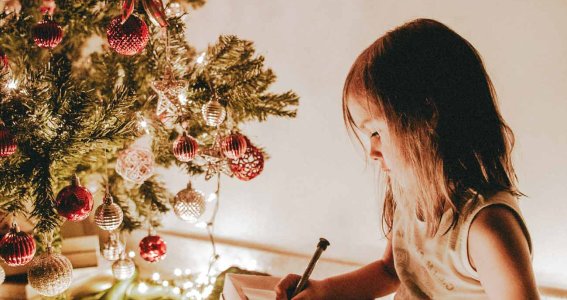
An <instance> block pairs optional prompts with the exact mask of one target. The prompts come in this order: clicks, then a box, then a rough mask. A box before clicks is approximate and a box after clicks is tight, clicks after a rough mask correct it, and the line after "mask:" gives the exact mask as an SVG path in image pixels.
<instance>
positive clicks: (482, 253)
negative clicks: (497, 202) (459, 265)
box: [468, 206, 539, 299]
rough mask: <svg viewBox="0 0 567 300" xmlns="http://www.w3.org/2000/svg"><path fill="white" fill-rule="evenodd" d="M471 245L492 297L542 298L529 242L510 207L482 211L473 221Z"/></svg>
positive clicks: (475, 265)
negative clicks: (539, 293)
mask: <svg viewBox="0 0 567 300" xmlns="http://www.w3.org/2000/svg"><path fill="white" fill-rule="evenodd" d="M468 247H469V261H470V262H471V266H472V267H473V268H476V270H477V272H478V275H479V277H480V281H481V283H482V286H483V287H484V289H485V291H486V293H487V294H488V296H489V297H490V299H539V295H538V292H537V287H536V283H535V278H534V274H533V270H532V263H531V259H530V252H529V246H528V241H527V240H526V237H525V235H524V233H523V231H522V228H521V226H520V223H519V222H518V220H517V219H516V216H515V213H514V212H512V211H511V210H510V209H509V208H506V207H504V206H489V207H487V208H485V209H483V210H481V211H480V212H479V213H478V215H477V216H476V218H475V219H474V220H473V223H472V224H471V228H470V231H469V237H468Z"/></svg>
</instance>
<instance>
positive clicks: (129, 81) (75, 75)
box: [0, 0, 298, 294]
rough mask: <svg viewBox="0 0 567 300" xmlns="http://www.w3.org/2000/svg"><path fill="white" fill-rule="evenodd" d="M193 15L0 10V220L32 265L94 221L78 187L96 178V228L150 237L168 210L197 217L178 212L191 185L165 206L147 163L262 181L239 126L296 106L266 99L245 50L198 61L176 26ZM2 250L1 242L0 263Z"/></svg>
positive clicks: (153, 7)
mask: <svg viewBox="0 0 567 300" xmlns="http://www.w3.org/2000/svg"><path fill="white" fill-rule="evenodd" d="M140 2H141V3H140ZM202 5H204V1H202V0H179V1H178V2H169V3H166V4H165V5H164V3H162V1H161V0H141V1H134V0H126V1H123V2H122V3H115V2H108V1H100V0H85V1H80V2H77V1H64V0H58V1H53V0H43V1H36V0H34V1H31V0H21V1H20V2H18V1H7V2H4V9H3V12H2V13H1V14H0V30H1V32H0V48H1V49H0V69H1V73H0V122H1V123H0V157H1V160H0V210H2V211H3V212H4V213H5V214H6V215H7V216H10V217H12V216H19V217H25V218H27V219H29V220H31V222H33V224H35V228H34V232H33V234H34V236H35V241H36V243H38V244H39V247H38V249H41V250H40V251H38V253H37V254H36V257H37V256H38V255H39V253H40V252H43V251H45V250H46V249H47V248H49V250H48V252H49V253H47V254H44V255H52V254H51V250H50V249H51V247H55V248H56V247H57V245H58V244H57V243H56V241H57V240H58V239H59V234H58V232H59V228H60V226H61V225H62V223H63V222H65V221H80V220H83V219H84V218H85V217H86V216H88V215H89V214H90V213H95V209H94V208H93V207H92V206H93V200H92V195H90V193H89V191H88V189H86V188H84V187H82V186H81V183H80V182H81V181H83V182H85V180H86V179H92V178H99V179H101V180H100V181H102V184H103V188H104V189H105V190H106V196H105V202H104V204H103V205H106V206H105V207H103V208H101V209H100V210H97V211H96V213H97V216H96V223H97V225H99V226H100V227H101V228H103V229H108V230H112V229H114V228H115V227H116V226H119V227H118V230H121V231H132V230H134V229H137V228H140V227H145V226H159V216H160V215H161V214H163V213H165V212H167V211H168V210H169V209H170V208H171V207H172V206H173V207H174V208H175V213H176V214H178V215H180V217H182V218H183V215H187V216H188V217H191V216H194V215H195V214H199V213H200V212H201V210H202V207H201V206H199V205H198V204H199V203H198V202H195V201H193V202H191V201H189V202H187V197H189V198H190V197H196V196H195V195H194V194H191V192H193V190H192V189H191V188H188V189H187V190H184V191H185V194H182V195H177V196H176V197H175V198H174V197H173V194H172V193H171V192H170V191H168V190H166V189H165V187H164V185H163V183H162V182H161V180H160V178H159V175H156V174H154V172H153V170H154V169H155V167H157V166H161V167H170V166H173V165H177V166H181V167H183V169H184V170H185V171H186V172H187V173H188V174H189V175H194V176H197V175H203V176H206V178H207V179H210V178H217V177H218V176H220V175H221V173H224V174H227V175H229V176H235V177H236V178H238V179H240V180H250V179H252V178H254V177H255V176H257V175H258V174H259V172H261V170H262V167H263V163H264V154H263V151H262V150H261V149H260V148H258V147H257V146H255V144H254V141H251V140H250V139H248V138H247V137H246V136H245V135H244V133H242V132H241V131H240V130H239V126H240V125H241V124H243V123H245V122H255V121H257V122H262V121H265V120H266V119H267V118H268V117H269V116H275V117H287V118H293V117H295V114H296V111H295V108H296V106H297V104H298V97H297V96H296V95H295V94H294V93H293V92H291V91H289V92H285V93H272V92H270V91H269V90H268V88H269V86H270V85H271V84H272V83H273V82H274V81H275V80H276V77H275V75H274V73H273V72H272V70H270V69H269V68H267V67H266V66H265V65H264V58H263V57H262V56H258V55H256V54H255V50H254V45H253V43H252V42H250V41H245V40H241V39H239V38H238V37H236V36H221V37H219V39H218V41H216V43H214V44H212V45H211V46H209V47H208V49H207V50H206V51H205V52H203V53H197V52H196V50H195V49H193V48H192V47H191V46H190V44H189V43H188V42H187V41H186V40H185V26H186V24H185V21H184V20H185V18H184V17H185V15H186V13H187V10H189V9H197V8H198V7H200V6H202ZM144 147H145V148H144ZM79 179H82V180H79ZM89 197H90V198H89ZM190 199H192V198H190ZM170 202H172V203H173V205H170ZM195 203H197V205H195ZM113 205H114V206H113ZM116 205H117V206H118V207H119V209H118V210H116ZM113 209H114V210H113ZM113 218H114V219H113ZM15 227H16V226H15ZM15 227H14V229H13V230H12V231H11V233H13V234H23V233H20V232H17V230H16V228H15ZM2 241H3V242H4V239H3V240H2ZM10 246H11V245H9V244H8V243H0V253H4V252H3V248H7V247H8V248H9V247H10ZM12 246H13V245H12ZM10 253H11V254H9V255H8V256H10V255H11V257H14V256H22V255H23V254H22V253H18V252H16V253H14V252H13V251H12V252H10ZM2 255H4V254H2ZM27 256H30V253H27ZM33 256H34V255H33V253H31V257H33ZM52 256H53V255H52ZM2 257H3V258H4V259H5V260H6V257H5V256H2ZM52 258H53V257H52ZM30 259H31V258H30ZM27 261H29V260H27ZM27 261H26V263H27ZM32 263H33V262H32ZM28 274H31V273H30V272H28ZM30 276H31V275H30ZM32 286H33V285H32ZM47 294H49V293H47Z"/></svg>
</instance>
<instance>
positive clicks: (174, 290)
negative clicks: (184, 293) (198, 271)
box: [173, 287, 181, 295]
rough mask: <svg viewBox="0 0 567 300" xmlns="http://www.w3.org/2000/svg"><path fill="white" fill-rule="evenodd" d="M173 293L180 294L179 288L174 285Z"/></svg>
mask: <svg viewBox="0 0 567 300" xmlns="http://www.w3.org/2000/svg"><path fill="white" fill-rule="evenodd" d="M173 293H174V294H175V295H179V294H181V289H180V288H178V287H175V288H173Z"/></svg>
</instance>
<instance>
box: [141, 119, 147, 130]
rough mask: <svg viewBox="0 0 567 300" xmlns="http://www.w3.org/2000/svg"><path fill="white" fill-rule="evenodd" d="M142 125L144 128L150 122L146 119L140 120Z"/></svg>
mask: <svg viewBox="0 0 567 300" xmlns="http://www.w3.org/2000/svg"><path fill="white" fill-rule="evenodd" d="M140 126H141V127H142V128H148V122H147V121H146V120H142V121H140Z"/></svg>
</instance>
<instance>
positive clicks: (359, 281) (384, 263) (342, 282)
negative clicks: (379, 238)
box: [325, 240, 400, 299]
mask: <svg viewBox="0 0 567 300" xmlns="http://www.w3.org/2000/svg"><path fill="white" fill-rule="evenodd" d="M325 282H326V284H327V286H329V292H330V293H329V295H330V296H331V298H333V299H374V298H377V297H382V296H385V295H388V294H391V293H393V292H395V291H396V290H397V289H398V286H399V285H400V280H399V278H398V275H397V274H396V270H395V268H394V255H393V252H392V242H391V240H388V245H387V246H386V250H385V251H384V255H383V256H382V259H380V260H378V261H375V262H373V263H371V264H369V265H366V266H364V267H362V268H360V269H358V270H355V271H352V272H350V273H346V274H342V275H339V276H335V277H330V278H327V279H325Z"/></svg>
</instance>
